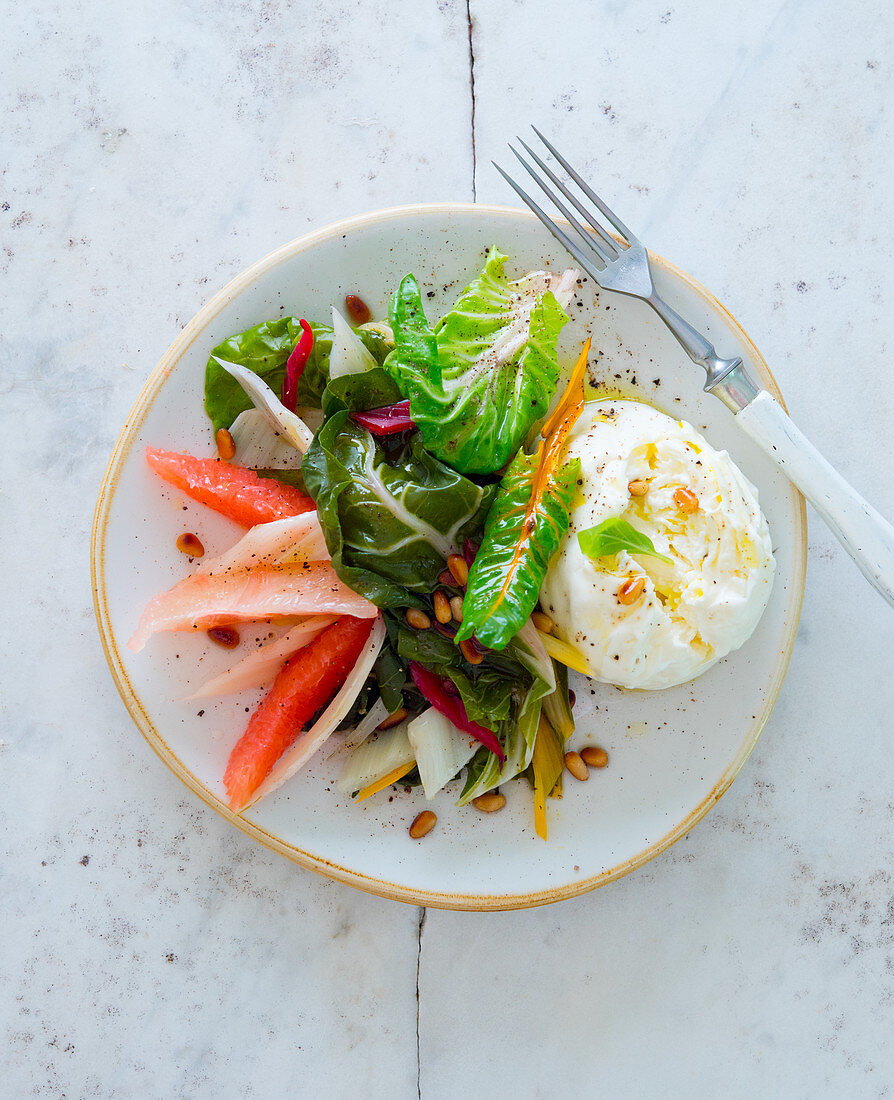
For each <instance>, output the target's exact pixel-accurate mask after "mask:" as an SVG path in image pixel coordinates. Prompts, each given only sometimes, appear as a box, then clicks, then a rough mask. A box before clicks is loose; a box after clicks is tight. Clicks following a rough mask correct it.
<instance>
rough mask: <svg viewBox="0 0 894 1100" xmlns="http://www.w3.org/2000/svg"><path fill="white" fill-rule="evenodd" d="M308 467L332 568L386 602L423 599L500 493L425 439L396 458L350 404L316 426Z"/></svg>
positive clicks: (415, 602)
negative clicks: (449, 462) (431, 449)
mask: <svg viewBox="0 0 894 1100" xmlns="http://www.w3.org/2000/svg"><path fill="white" fill-rule="evenodd" d="M371 373H372V372H371ZM302 471H303V473H304V482H305V485H306V486H307V491H308V492H309V493H310V495H311V496H312V497H313V499H314V501H315V502H316V505H317V511H318V513H319V517H320V523H321V525H322V527H323V532H324V534H325V536H326V545H327V547H328V549H329V552H330V554H331V555H332V565H333V568H334V569H335V571H336V573H337V574H338V576H339V577H340V578H341V579H342V580H343V581H344V582H345V584H347V585H348V586H349V587H350V588H352V589H353V590H354V591H355V592H358V593H362V594H363V595H364V596H366V597H367V599H369V600H372V602H373V603H375V604H377V605H378V606H379V607H408V606H417V607H419V606H423V602H422V601H421V599H420V597H419V595H418V594H420V593H426V594H428V593H430V592H431V591H432V590H433V589H434V588H435V586H436V584H437V579H438V574H439V573H440V572H441V570H443V568H444V559H445V558H446V557H447V556H448V554H452V553H454V552H456V551H457V550H458V548H459V547H460V546H462V543H463V539H464V538H465V537H472V536H473V535H474V534H475V533H476V532H478V531H480V529H481V525H482V522H483V518H484V516H485V515H486V513H487V509H488V507H489V506H490V502H491V500H492V497H493V490H492V489H491V488H482V487H481V486H478V485H476V484H475V483H474V482H473V481H469V480H468V479H467V478H464V477H463V476H462V475H461V474H458V473H457V472H456V471H455V470H451V469H450V467H449V466H445V465H444V463H442V462H439V461H438V460H437V459H436V458H434V457H432V455H430V454H428V453H427V452H426V451H425V450H424V449H423V448H422V446H421V444H420V443H419V441H418V440H415V441H414V442H413V443H412V445H411V446H408V447H405V448H403V450H402V453H401V454H400V455H399V456H398V457H396V458H393V459H392V460H391V461H389V460H388V458H387V457H386V452H385V450H384V449H383V448H382V447H380V446H379V445H378V444H377V443H376V440H375V439H374V438H373V437H372V436H371V435H370V433H369V432H368V431H366V429H365V428H362V427H360V425H358V424H356V423H354V421H352V420H351V418H350V414H349V413H348V412H344V411H343V412H337V413H335V415H334V416H330V417H329V418H328V420H326V422H325V423H324V425H323V426H322V428H320V430H319V432H317V434H316V436H315V437H314V441H313V443H312V444H311V446H310V447H309V448H308V451H307V453H306V454H305V456H304V461H303V463H302Z"/></svg>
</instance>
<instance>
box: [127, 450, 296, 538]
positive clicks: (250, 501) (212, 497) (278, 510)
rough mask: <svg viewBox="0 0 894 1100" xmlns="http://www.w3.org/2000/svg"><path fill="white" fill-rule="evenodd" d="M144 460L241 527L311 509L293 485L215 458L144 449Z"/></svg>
mask: <svg viewBox="0 0 894 1100" xmlns="http://www.w3.org/2000/svg"><path fill="white" fill-rule="evenodd" d="M146 460H147V461H148V463H149V465H150V466H151V467H152V469H153V470H154V471H155V472H156V473H157V474H158V475H159V477H162V478H164V480H165V481H167V482H168V483H169V484H171V485H173V486H175V487H176V488H177V489H180V490H181V491H182V492H184V493H186V494H187V496H190V497H192V499H193V500H197V501H199V502H200V503H201V504H207V505H208V507H209V508H213V509H214V510H215V512H220V513H221V514H222V515H224V516H227V517H228V518H229V519H231V520H234V521H235V522H236V523H239V524H241V525H242V526H243V527H254V525H255V524H256V523H269V522H270V521H272V520H275V519H285V518H286V517H287V516H298V515H300V514H301V513H302V512H311V511H313V510H314V508H315V505H314V502H313V501H312V500H311V499H310V497H308V496H305V495H304V493H302V492H301V491H300V490H298V489H296V488H295V487H294V485H284V484H283V483H282V482H280V481H276V480H275V479H274V478H269V477H259V476H258V475H257V474H256V473H255V472H254V470H249V469H246V468H245V467H244V466H233V465H232V464H231V463H229V462H221V461H219V460H218V459H216V458H196V457H195V456H194V455H188V454H177V453H176V452H175V451H162V450H159V449H158V448H156V447H147V448H146Z"/></svg>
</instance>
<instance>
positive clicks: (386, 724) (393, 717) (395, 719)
mask: <svg viewBox="0 0 894 1100" xmlns="http://www.w3.org/2000/svg"><path fill="white" fill-rule="evenodd" d="M406 716H407V708H406V707H398V708H397V710H396V711H394V712H393V713H392V714H389V715H388V717H387V718H385V719H383V721H381V722H379V724H378V725H377V726H376V729H377V730H390V729H391V727H392V726H399V725H400V723H401V722H402V721H403V720H404V719H405V718H406Z"/></svg>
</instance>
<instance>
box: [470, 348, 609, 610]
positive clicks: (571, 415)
mask: <svg viewBox="0 0 894 1100" xmlns="http://www.w3.org/2000/svg"><path fill="white" fill-rule="evenodd" d="M589 354H590V338H589V337H587V340H586V343H585V344H584V346H583V348H582V349H581V353H580V355H579V356H578V359H577V362H576V363H575V364H574V370H573V371H572V372H571V378H570V379H569V381H568V385H567V386H566V387H565V392H564V393H563V394H562V396H561V398H560V399H559V403H558V405H556V407H555V409H554V410H553V413H552V415H551V416H550V418H549V419H548V420H547V421H546V423H545V424H544V425H543V428H542V429H541V432H540V434H541V435H542V436H543V441H542V442H541V444H540V446H539V447H538V448H537V469H536V471H535V473H534V477H533V479H532V482H531V495H530V497H529V498H528V504H527V507H526V508H525V518H524V519H523V520H522V534H521V538H520V539H519V540H518V542H517V543H516V545H515V549H514V550H513V552H512V560H511V561H510V563H509V568H508V569H507V571H506V579H505V580H504V581H503V584H502V586H501V588H500V591H499V592H498V593H497V597H496V599H495V600H494V602H493V604H492V606H491V614H493V613H494V612H495V611H496V610H497V608H498V607H499V606H500V604H501V603H502V602H503V600H505V598H506V596H507V595H508V593H509V589H510V587H511V585H512V582H513V580H514V579H515V572H516V570H517V569H518V568H519V566H520V565H521V561H522V557H523V555H524V553H525V551H526V550H527V547H528V543H529V542H530V539H531V535H532V533H533V531H534V526H535V523H536V520H537V513H538V511H539V510H540V501H541V500H542V498H543V494H544V493H545V492H546V489H547V486H548V485H549V479H550V477H551V476H552V472H553V470H554V469H555V468H556V463H557V462H558V461H559V456H560V455H561V453H562V450H563V448H564V446H565V440H566V438H567V436H568V433H569V432H570V431H571V429H572V428H573V427H574V425H575V423H576V422H577V418H578V417H579V416H580V414H581V412H582V411H583V407H584V378H585V377H586V373H587V356H588V355H589Z"/></svg>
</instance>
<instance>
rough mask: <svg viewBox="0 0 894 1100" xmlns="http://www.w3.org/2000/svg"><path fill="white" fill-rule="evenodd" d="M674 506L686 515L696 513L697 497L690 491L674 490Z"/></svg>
mask: <svg viewBox="0 0 894 1100" xmlns="http://www.w3.org/2000/svg"><path fill="white" fill-rule="evenodd" d="M674 504H676V506H677V507H678V508H679V509H680V511H681V512H686V514H687V515H692V513H693V512H697V511H698V497H697V496H696V495H695V493H693V491H692V490H691V489H682V488H680V489H674Z"/></svg>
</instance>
